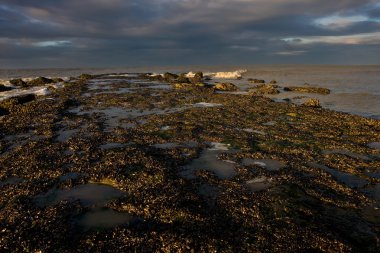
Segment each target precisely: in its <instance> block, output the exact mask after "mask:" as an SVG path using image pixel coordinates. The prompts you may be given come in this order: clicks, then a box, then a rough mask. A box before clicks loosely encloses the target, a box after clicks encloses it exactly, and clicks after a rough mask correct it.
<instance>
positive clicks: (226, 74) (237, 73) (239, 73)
mask: <svg viewBox="0 0 380 253" xmlns="http://www.w3.org/2000/svg"><path fill="white" fill-rule="evenodd" d="M245 72H247V70H246V69H240V70H236V71H232V72H216V73H215V75H214V77H215V78H223V79H224V78H225V79H238V78H241V77H242V75H243V74H244V73H245Z"/></svg>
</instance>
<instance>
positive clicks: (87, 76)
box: [79, 73, 93, 80]
mask: <svg viewBox="0 0 380 253" xmlns="http://www.w3.org/2000/svg"><path fill="white" fill-rule="evenodd" d="M91 78H93V76H92V75H90V74H85V73H84V74H81V75H80V76H79V79H81V80H87V79H91Z"/></svg>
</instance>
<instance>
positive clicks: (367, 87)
mask: <svg viewBox="0 0 380 253" xmlns="http://www.w3.org/2000/svg"><path fill="white" fill-rule="evenodd" d="M190 71H192V72H195V71H202V72H203V73H206V74H210V75H211V76H212V75H214V76H215V74H216V73H223V72H224V73H226V74H227V78H224V80H221V79H223V78H220V79H217V81H228V82H231V83H235V84H237V85H238V86H240V87H241V88H242V90H246V89H248V88H249V86H250V85H249V82H248V80H247V79H248V78H256V79H264V80H266V81H267V82H269V81H271V80H276V81H277V84H278V85H279V86H280V87H286V86H316V87H324V88H328V89H330V90H331V93H330V94H328V95H320V94H305V93H302V94H300V93H293V92H281V93H280V94H279V95H271V96H269V97H271V98H272V99H274V100H275V101H277V102H284V99H290V100H291V101H292V102H294V103H302V101H303V100H304V99H306V98H309V97H313V98H318V99H319V100H320V101H321V105H322V107H324V108H328V109H331V110H336V111H341V112H346V113H351V114H356V115H360V116H364V117H369V118H374V119H380V65H376V66H352V65H350V66H336V65H318V66H317V65H246V66H166V67H165V66H161V67H117V68H59V69H58V68H51V69H0V84H1V83H2V82H3V83H4V82H6V81H7V80H9V79H13V78H33V77H38V76H45V77H66V78H67V77H75V76H78V75H80V74H82V73H88V74H105V73H113V74H115V73H147V72H149V73H156V74H160V73H164V72H173V73H188V72H190ZM228 73H229V74H230V75H228ZM234 73H235V74H237V75H241V79H236V78H235V77H234ZM0 96H1V93H0Z"/></svg>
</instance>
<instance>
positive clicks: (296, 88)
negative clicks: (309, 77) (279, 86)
mask: <svg viewBox="0 0 380 253" xmlns="http://www.w3.org/2000/svg"><path fill="white" fill-rule="evenodd" d="M284 91H293V92H304V93H318V94H330V90H329V89H327V88H320V87H300V86H289V87H285V88H284Z"/></svg>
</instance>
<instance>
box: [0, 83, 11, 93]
mask: <svg viewBox="0 0 380 253" xmlns="http://www.w3.org/2000/svg"><path fill="white" fill-rule="evenodd" d="M11 89H12V87H8V86H5V85H2V84H0V92H2V91H8V90H11Z"/></svg>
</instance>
